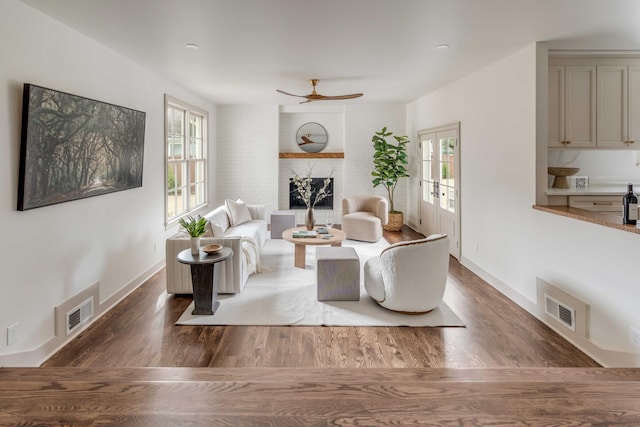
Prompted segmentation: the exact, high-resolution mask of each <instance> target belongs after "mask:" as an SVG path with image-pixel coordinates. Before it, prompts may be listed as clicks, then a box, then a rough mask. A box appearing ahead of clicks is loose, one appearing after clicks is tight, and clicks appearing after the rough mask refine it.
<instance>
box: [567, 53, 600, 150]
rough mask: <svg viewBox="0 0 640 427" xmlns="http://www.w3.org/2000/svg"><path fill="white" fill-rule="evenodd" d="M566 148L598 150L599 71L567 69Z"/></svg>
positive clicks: (591, 68)
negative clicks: (597, 105)
mask: <svg viewBox="0 0 640 427" xmlns="http://www.w3.org/2000/svg"><path fill="white" fill-rule="evenodd" d="M564 80H565V91H564V94H565V113H564V115H565V122H564V129H565V135H564V137H565V139H564V141H565V146H566V147H567V148H584V147H595V146H596V67H595V66H567V67H565V76H564Z"/></svg>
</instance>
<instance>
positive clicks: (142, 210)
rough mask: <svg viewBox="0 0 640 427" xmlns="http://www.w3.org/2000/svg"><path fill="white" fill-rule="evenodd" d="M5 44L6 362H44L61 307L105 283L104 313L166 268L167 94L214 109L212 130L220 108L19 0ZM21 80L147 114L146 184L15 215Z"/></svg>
mask: <svg viewBox="0 0 640 427" xmlns="http://www.w3.org/2000/svg"><path fill="white" fill-rule="evenodd" d="M0 46H1V48H0V51H1V52H2V60H1V61H0V81H1V83H2V84H0V144H1V145H2V147H3V152H4V155H3V156H1V158H0V162H1V163H0V188H2V190H1V191H0V223H2V224H3V228H4V230H5V232H4V233H3V238H2V243H0V248H1V250H0V265H1V267H2V268H1V270H2V281H1V282H0V337H1V339H0V365H4V366H8V365H16V364H21V365H34V364H35V365H37V364H39V363H40V362H41V361H43V360H44V359H45V358H46V357H48V355H49V353H50V352H51V351H53V350H55V348H57V347H58V346H60V345H62V344H63V343H64V337H58V338H56V337H55V336H54V334H55V330H54V307H55V306H57V305H59V304H61V303H62V302H64V301H66V300H68V299H69V298H70V297H72V296H74V295H76V294H78V293H79V292H81V291H83V290H85V289H87V288H88V287H89V285H90V284H93V283H95V282H99V299H100V303H101V304H103V305H102V306H101V307H97V314H101V313H102V312H103V311H104V310H105V309H106V308H108V306H109V305H110V304H113V303H115V302H117V300H118V299H120V298H122V297H123V296H124V295H126V293H127V292H129V291H130V290H132V289H134V288H135V287H136V286H138V285H139V284H141V283H142V282H143V281H144V280H146V279H147V278H148V277H150V275H151V274H153V273H154V272H155V271H157V270H159V269H160V268H161V267H162V266H163V265H164V242H165V239H166V237H168V236H169V235H171V234H173V233H174V232H175V230H165V226H164V179H165V178H164V142H163V141H164V105H163V103H164V99H163V97H164V94H165V93H168V94H170V95H172V96H174V97H177V98H179V99H182V100H184V101H185V102H188V103H190V104H193V105H195V106H198V107H199V108H201V109H203V110H207V111H209V114H210V117H211V124H212V125H211V126H210V129H209V133H210V135H215V127H214V126H213V123H215V106H214V105H212V104H211V103H209V102H206V101H204V100H203V99H201V98H199V97H197V96H195V95H194V94H191V93H189V92H186V91H185V90H184V89H182V88H181V87H179V86H178V85H176V84H173V83H170V82H169V81H167V80H165V79H163V78H162V77H160V76H158V75H156V74H153V73H151V72H150V71H149V70H147V69H145V68H143V67H141V66H139V65H137V64H136V63H134V62H132V61H130V60H128V59H126V58H124V57H122V56H120V55H119V54H116V53H114V52H113V51H111V50H109V49H107V48H105V47H103V46H101V45H99V44H97V43H95V42H94V41H92V40H90V39H88V38H86V37H85V36H83V35H81V34H79V33H77V32H75V31H74V30H71V29H70V28H68V27H66V26H63V25H61V24H60V23H58V22H56V21H54V20H52V19H51V18H49V17H47V16H45V15H43V14H41V13H40V12H37V11H35V10H34V9H32V8H30V7H29V6H26V5H25V4H23V3H21V2H19V1H16V0H3V1H2V3H1V5H0ZM24 83H33V84H37V85H41V86H44V87H48V88H52V89H57V90H61V91H65V92H68V93H72V94H76V95H81V96H84V97H88V98H92V99H96V100H100V101H104V102H109V103H113V104H117V105H122V106H126V107H129V108H133V109H137V110H140V111H144V112H146V133H145V147H144V148H145V149H144V171H143V185H142V187H141V188H136V189H132V190H127V191H122V192H118V193H112V194H108V195H103V196H98V197H92V198H88V199H83V200H76V201H72V202H68V203H63V204H58V205H53V206H47V207H42V208H38V209H33V210H29V211H25V212H19V211H17V210H16V205H17V189H18V168H19V167H18V166H19V156H20V126H21V107H22V91H23V84H24ZM211 140H213V138H211ZM209 152H210V153H213V152H214V150H213V149H211V147H210V150H209ZM211 175H212V176H215V170H212V171H211ZM211 188H213V187H211ZM210 193H211V194H210V197H213V195H214V194H213V190H211V191H210ZM15 322H18V328H17V331H18V340H17V342H15V343H14V344H12V345H11V346H7V343H6V339H5V336H6V328H7V327H8V326H9V325H11V324H13V323H15Z"/></svg>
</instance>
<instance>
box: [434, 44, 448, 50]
mask: <svg viewBox="0 0 640 427" xmlns="http://www.w3.org/2000/svg"><path fill="white" fill-rule="evenodd" d="M448 48H449V45H448V44H446V43H442V44H439V45H438V46H436V49H448Z"/></svg>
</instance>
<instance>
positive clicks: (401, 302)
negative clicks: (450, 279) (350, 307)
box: [364, 234, 449, 314]
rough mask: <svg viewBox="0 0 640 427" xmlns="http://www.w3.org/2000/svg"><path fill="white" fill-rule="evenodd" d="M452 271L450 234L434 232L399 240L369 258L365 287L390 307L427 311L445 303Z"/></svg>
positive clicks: (396, 309) (404, 310) (371, 294)
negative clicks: (413, 238)
mask: <svg viewBox="0 0 640 427" xmlns="http://www.w3.org/2000/svg"><path fill="white" fill-rule="evenodd" d="M448 272H449V237H447V235H446V234H433V235H431V236H429V237H427V238H425V239H419V240H412V241H408V242H400V243H396V244H394V245H391V246H389V247H388V248H386V249H385V250H383V251H382V253H381V254H380V256H379V257H373V258H370V259H369V260H367V262H366V263H365V265H364V288H365V289H366V291H367V293H368V294H369V295H370V296H371V298H373V299H374V300H375V301H376V302H377V303H378V304H380V305H381V306H383V307H385V308H387V309H389V310H393V311H399V312H403V313H409V314H423V313H426V312H429V311H431V310H433V309H434V308H436V307H437V306H438V305H439V304H440V302H442V298H443V296H444V290H445V287H446V285H447V274H448Z"/></svg>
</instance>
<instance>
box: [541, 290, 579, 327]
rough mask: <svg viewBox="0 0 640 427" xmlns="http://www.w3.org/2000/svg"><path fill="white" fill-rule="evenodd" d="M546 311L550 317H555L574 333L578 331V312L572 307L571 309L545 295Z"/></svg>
mask: <svg viewBox="0 0 640 427" xmlns="http://www.w3.org/2000/svg"><path fill="white" fill-rule="evenodd" d="M544 310H545V312H546V313H547V314H548V315H549V316H551V317H553V318H554V319H556V320H557V321H559V322H560V323H562V324H563V325H565V326H566V327H567V328H569V329H571V330H572V331H575V330H576V325H575V317H576V311H575V310H574V309H573V308H572V307H569V306H568V305H565V304H563V303H561V302H560V301H558V300H556V299H555V298H552V297H550V296H549V295H547V294H544Z"/></svg>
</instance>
